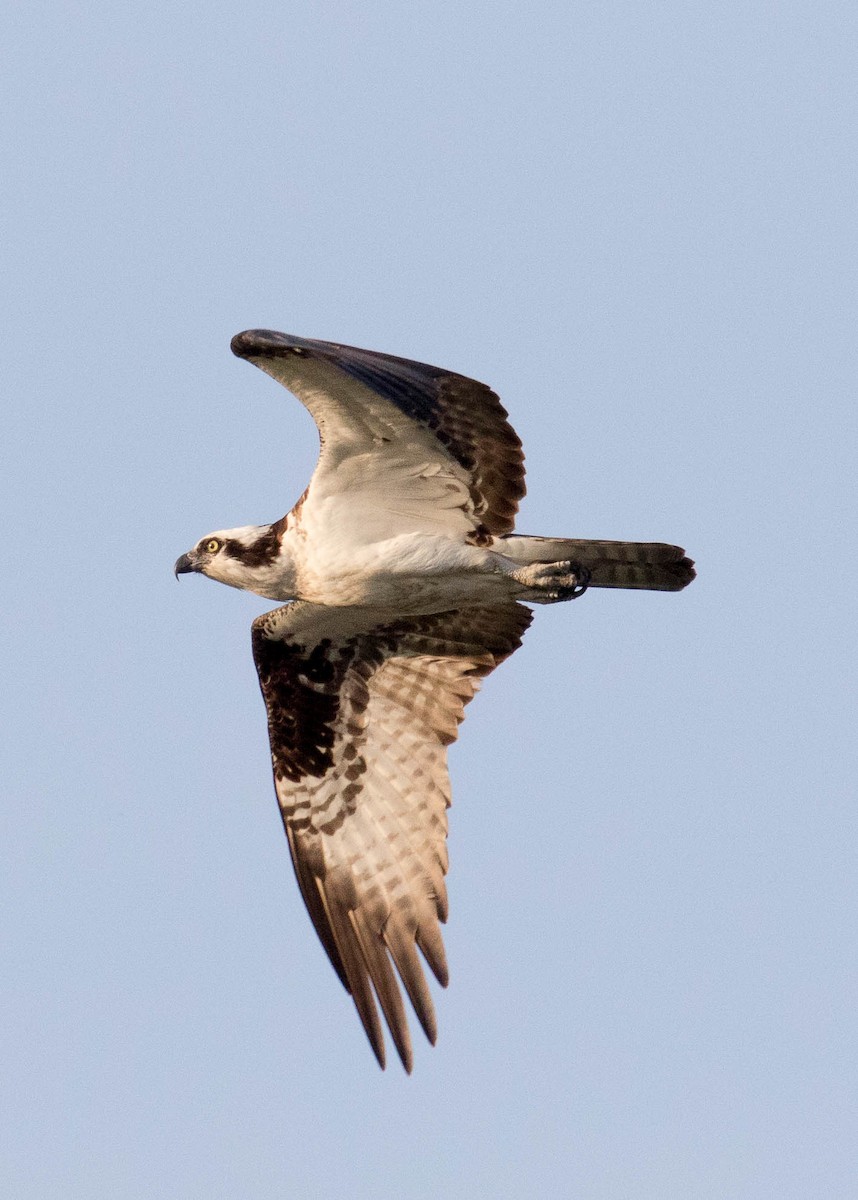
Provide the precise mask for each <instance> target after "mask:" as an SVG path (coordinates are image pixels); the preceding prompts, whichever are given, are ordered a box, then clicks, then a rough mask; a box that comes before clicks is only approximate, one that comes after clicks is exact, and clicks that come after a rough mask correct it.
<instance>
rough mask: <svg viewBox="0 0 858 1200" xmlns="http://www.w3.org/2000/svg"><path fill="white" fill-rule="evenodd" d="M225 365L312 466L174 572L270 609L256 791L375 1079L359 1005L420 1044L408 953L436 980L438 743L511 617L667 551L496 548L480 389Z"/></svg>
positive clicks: (441, 799) (327, 362)
mask: <svg viewBox="0 0 858 1200" xmlns="http://www.w3.org/2000/svg"><path fill="white" fill-rule="evenodd" d="M232 348H233V350H234V352H235V353H236V354H237V355H238V356H239V357H242V358H247V359H248V360H249V361H251V362H253V363H254V364H255V365H257V366H259V367H260V368H262V370H264V371H266V372H267V373H268V374H270V375H272V376H273V377H274V378H275V379H277V380H278V381H279V382H280V383H283V384H284V385H285V386H286V387H288V388H289V389H290V391H292V392H294V394H295V395H296V396H298V398H299V399H300V400H302V401H303V403H304V404H305V405H306V407H307V408H308V409H309V411H310V412H311V414H312V416H313V417H314V419H315V421H316V424H317V425H318V428H319V433H320V438H321V453H320V457H319V463H318V465H317V468H316V471H315V472H314V474H313V477H312V479H311V481H310V484H309V486H308V488H307V490H306V492H305V493H304V495H303V496H302V498H301V500H299V502H298V503H297V504H296V505H295V507H294V509H293V510H292V512H291V513H289V514H288V515H287V516H285V517H283V518H281V519H280V520H278V521H275V522H274V523H273V524H271V525H264V526H241V527H239V528H237V529H227V530H220V531H217V532H215V533H213V534H209V535H208V537H206V538H203V539H202V540H201V541H200V542H199V543H198V544H197V545H196V546H195V547H194V549H193V550H191V551H190V552H189V553H188V554H184V555H182V557H181V558H180V559H179V560H178V562H177V563H176V572H177V574H179V573H184V572H189V571H198V572H200V573H202V574H205V575H208V576H210V577H211V578H214V579H218V580H220V581H221V582H224V583H228V584H230V585H231V586H234V587H241V588H247V589H249V590H251V591H254V592H257V593H258V594H259V595H262V596H267V597H270V598H272V599H275V600H284V601H290V600H291V601H295V602H294V603H290V604H287V605H286V606H285V607H282V608H278V609H275V610H274V611H273V612H270V613H266V614H265V615H264V616H261V617H259V618H257V620H256V621H254V623H253V654H254V659H255V661H256V666H257V670H258V672H259V680H260V685H261V688H262V693H263V697H264V700H265V706H266V711H267V715H268V726H269V735H270V741H271V754H272V765H273V769H274V780H275V789H276V792H277V798H278V801H279V803H280V808H281V812H282V815H283V822H284V826H285V829H286V834H287V837H288V840H289V847H290V850H291V854H292V861H293V864H294V866H295V873H296V875H297V878H298V883H299V885H300V888H301V893H302V895H303V897H304V901H305V903H306V905H307V908H308V910H309V913H310V916H311V918H312V920H313V923H314V925H315V927H316V931H317V933H318V934H319V937H320V939H321V941H322V944H323V945H324V947H325V949H326V951H327V953H328V956H329V958H330V960H331V962H332V963H333V966H334V968H335V969H336V971H337V973H338V975H339V976H340V979H341V980H342V982H343V984H344V986H345V987H346V988H347V989H348V991H349V992H350V993H351V995H352V998H353V1000H354V1003H355V1005H356V1007H357V1010H358V1013H359V1015H360V1018H361V1021H362V1022H363V1026H364V1029H365V1030H366V1033H367V1036H368V1037H369V1040H370V1042H371V1044H372V1047H373V1049H374V1051H375V1053H376V1056H377V1057H378V1060H379V1062H380V1063H381V1065H382V1066H383V1065H384V1060H385V1053H384V1036H383V1033H382V1027H381V1022H380V1019H379V1015H378V1009H377V1005H376V1000H377V1001H378V1004H379V1005H380V1007H381V1011H382V1013H383V1015H384V1018H385V1020H386V1022H387V1025H388V1027H389V1029H390V1032H391V1035H392V1037H393V1040H394V1043H395V1045H396V1047H397V1050H398V1052H399V1055H400V1058H401V1059H402V1062H403V1064H404V1065H405V1067H406V1069H407V1070H409V1071H410V1070H411V1064H412V1049H411V1042H410V1036H409V1032H408V1022H407V1019H406V1016H405V1009H404V1005H403V1000H402V996H401V993H400V988H399V984H398V982H397V977H398V979H399V980H400V981H401V983H402V984H403V985H404V988H405V991H406V993H407V995H408V996H409V998H410V1000H411V1004H412V1006H413V1008H414V1011H415V1012H416V1014H417V1017H418V1019H419V1021H420V1023H421V1025H422V1027H423V1029H424V1031H425V1032H426V1035H427V1037H428V1038H429V1040H430V1041H433V1042H434V1040H435V1033H436V1024H435V1013H434V1008H433V1005H432V999H431V996H430V994H429V990H428V985H427V982H426V978H425V976H424V973H423V970H422V967H421V963H420V957H419V955H418V949H419V951H420V952H421V953H422V955H423V958H424V959H425V960H426V962H427V963H428V965H429V967H430V968H431V970H432V972H433V973H434V975H435V976H436V978H437V979H438V980H439V981H440V982H441V983H442V984H446V982H447V966H446V960H445V956H444V946H443V942H442V939H441V932H440V923H441V922H443V921H444V920H445V919H446V915H447V899H446V890H445V885H444V875H445V872H446V869H447V856H446V847H445V838H446V831H447V822H446V809H447V806H448V804H449V801H450V793H449V779H448V775H447V765H446V747H447V745H449V743H450V742H452V741H453V740H454V739H455V737H456V732H457V729H458V725H459V722H460V721H461V720H462V717H463V714H464V706H465V704H467V702H468V701H469V700H470V699H471V698H472V696H473V695H474V693H475V692H476V690H477V687H478V686H479V682H480V680H481V679H482V678H483V677H484V676H485V675H487V674H488V673H489V672H490V671H492V670H493V669H494V668H495V667H496V666H497V665H498V664H499V663H501V662H502V661H503V660H504V659H505V658H506V657H508V656H509V655H510V654H511V653H512V652H513V651H514V650H515V649H516V648H517V647H518V646H519V644H520V642H521V638H522V635H523V634H524V631H525V629H526V628H527V626H528V624H529V623H530V620H531V611H530V609H528V608H525V607H524V605H522V604H521V603H520V601H522V600H525V601H530V602H534V603H540V604H545V603H556V602H558V601H563V600H568V599H572V598H574V597H575V596H578V595H581V594H582V593H583V592H584V591H585V590H586V588H587V586H588V585H589V586H595V587H627V588H645V589H649V590H662V591H678V590H680V589H681V588H683V587H685V586H686V584H687V583H689V582H690V581H691V579H693V577H694V571H693V567H692V564H691V563H690V561H689V560H688V559H687V558H685V556H684V552H683V551H682V550H681V549H679V548H678V547H676V546H669V545H665V544H662V543H637V542H616V541H613V542H612V541H593V540H585V539H568V538H536V537H527V536H520V535H516V534H514V533H513V525H514V520H515V514H516V511H517V508H518V504H519V501H520V499H521V497H522V496H523V495H524V466H523V463H524V456H523V454H522V450H521V444H520V442H519V440H518V438H517V437H516V435H515V433H514V431H513V429H512V428H511V426H510V425H509V422H508V420H507V413H506V411H505V410H504V409H503V407H502V406H501V404H500V401H499V400H498V397H497V396H496V395H495V393H494V392H492V391H491V389H489V388H488V387H486V386H485V384H481V383H478V382H476V381H475V380H471V379H468V378H466V377H464V376H462V375H457V374H455V373H454V372H450V371H444V370H442V369H440V368H438V367H432V366H429V365H427V364H423V363H416V362H411V361H410V360H407V359H401V358H395V357H392V356H390V355H385V354H378V353H375V352H372V351H367V350H359V349H356V348H354V347H348V346H341V345H337V344H334V343H329V342H318V341H311V340H309V339H302V338H294V337H290V336H288V335H286V334H280V333H273V332H271V331H268V330H252V331H248V332H246V333H242V334H239V335H238V336H237V337H235V338H234V339H233V343H232Z"/></svg>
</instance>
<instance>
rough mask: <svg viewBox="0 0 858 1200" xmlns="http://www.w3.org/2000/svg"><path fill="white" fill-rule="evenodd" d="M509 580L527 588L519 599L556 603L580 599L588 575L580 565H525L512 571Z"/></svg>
mask: <svg viewBox="0 0 858 1200" xmlns="http://www.w3.org/2000/svg"><path fill="white" fill-rule="evenodd" d="M512 575H513V578H514V579H515V580H517V582H518V583H521V584H524V586H525V587H526V588H527V595H525V596H523V597H522V599H525V600H532V601H534V602H535V603H537V604H557V603H559V602H560V601H562V600H576V599H577V598H578V597H579V596H583V595H584V593H585V592H586V590H587V587H588V585H589V583H590V572H589V571H588V570H587V568H586V567H585V566H583V565H582V564H581V563H578V562H573V561H571V560H569V561H563V562H553V563H529V564H528V565H527V566H526V567H520V568H519V569H518V570H517V571H513V573H512Z"/></svg>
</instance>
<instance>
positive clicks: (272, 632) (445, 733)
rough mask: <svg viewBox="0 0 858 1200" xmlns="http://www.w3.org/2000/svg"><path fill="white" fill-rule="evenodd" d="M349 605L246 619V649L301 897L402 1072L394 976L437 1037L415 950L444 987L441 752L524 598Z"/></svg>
mask: <svg viewBox="0 0 858 1200" xmlns="http://www.w3.org/2000/svg"><path fill="white" fill-rule="evenodd" d="M355 613H356V610H349V611H348V612H344V611H343V610H337V609H325V608H323V607H322V606H316V605H309V604H304V603H296V604H293V605H289V606H287V607H286V608H281V609H277V610H275V611H274V612H271V613H266V614H265V615H264V616H262V617H259V618H257V620H256V621H254V623H253V652H254V658H255V660H256V665H257V669H258V671H259V681H260V685H261V688H262V694H263V697H264V700H265V706H266V710H267V713H268V725H269V733H270V739H271V753H272V765H273V768H274V779H275V788H276V791H277V797H278V801H279V803H280V808H281V813H282V816H283V823H284V826H285V829H286V834H287V837H288V840H289V847H290V850H291V853H292V861H293V863H294V866H295V873H296V875H297V878H298V883H299V886H300V888H301V894H302V896H303V897H304V902H305V904H306V906H307V909H308V911H309V913H310V916H311V918H312V920H313V924H314V925H315V927H316V930H317V932H318V934H319V937H320V939H321V941H322V944H323V945H324V947H325V949H326V951H327V953H328V956H329V958H330V959H331V962H332V963H333V965H334V968H335V969H336V971H337V974H338V975H339V977H340V979H341V980H342V982H343V983H344V985H345V986H346V988H347V989H348V990H349V992H350V993H351V995H352V998H353V1000H354V1003H355V1006H356V1008H357V1010H358V1013H359V1015H360V1018H361V1021H362V1023H363V1026H364V1029H365V1030H366V1033H367V1036H368V1038H369V1040H370V1043H371V1045H372V1047H373V1049H374V1051H375V1053H376V1056H377V1058H378V1060H379V1062H380V1063H381V1065H382V1066H384V1061H385V1059H384V1037H383V1034H382V1030H381V1024H380V1021H379V1017H378V1012H377V1008H376V1003H375V999H374V995H375V997H377V998H378V1001H379V1003H380V1005H381V1009H382V1012H383V1014H384V1017H385V1020H386V1022H387V1025H388V1027H389V1029H390V1032H391V1035H392V1037H393V1040H394V1043H395V1045H396V1048H397V1050H398V1052H399V1056H400V1058H401V1059H402V1062H403V1064H404V1066H405V1068H406V1070H408V1071H410V1070H411V1063H412V1052H411V1042H410V1035H409V1031H408V1023H407V1020H406V1017H405V1010H404V1008H403V1005H402V1000H401V996H400V993H399V987H398V984H397V976H396V973H397V972H398V975H399V978H400V979H401V981H402V983H403V984H404V986H405V990H406V992H407V994H408V996H409V998H410V1000H411V1003H412V1006H413V1008H414V1011H415V1013H416V1014H417V1017H418V1019H419V1021H420V1023H421V1025H422V1027H423V1029H424V1031H425V1033H426V1036H427V1037H428V1038H429V1040H430V1041H432V1042H434V1040H435V1034H436V1022H435V1012H434V1007H433V1004H432V998H431V995H430V993H429V988H428V986H427V983H426V979H425V977H424V974H423V971H422V969H421V966H420V960H419V958H418V956H417V952H416V950H417V947H419V949H420V950H421V951H422V953H423V957H424V958H425V960H426V961H427V963H428V964H429V966H430V968H431V969H432V971H433V973H434V974H435V976H436V978H437V979H438V980H439V982H440V983H441V984H442V985H446V982H447V966H446V960H445V955H444V945H443V940H442V938H441V931H440V924H439V922H443V921H444V920H446V917H447V900H446V889H445V885H444V874H445V872H446V868H447V858H446V849H445V838H446V831H447V822H446V808H447V806H448V804H449V779H448V775H447V767H446V747H447V746H448V745H449V744H450V743H451V742H452V741H454V740H455V738H456V734H457V730H458V726H459V723H460V721H461V720H462V718H463V716H464V707H465V705H466V704H467V702H468V701H469V700H470V699H471V698H472V696H473V695H474V693H475V692H476V690H477V688H478V686H479V682H480V680H481V679H482V678H483V677H484V676H485V675H487V674H488V673H489V672H490V671H492V670H493V669H494V668H495V667H496V666H497V665H498V664H499V663H500V662H502V661H503V660H504V659H505V658H506V657H507V656H508V655H509V654H511V653H512V652H513V651H514V650H515V649H516V648H517V647H518V646H519V645H520V643H521V638H522V635H523V633H524V631H525V629H526V628H527V626H528V625H529V623H530V620H531V613H530V610H529V609H527V608H525V607H523V606H522V605H518V604H509V605H505V606H501V607H497V608H474V609H465V610H461V611H458V612H448V613H438V614H432V615H430V616H420V617H409V618H405V619H403V618H391V615H390V614H387V615H386V616H384V615H381V614H378V613H377V614H376V615H375V616H374V617H373V616H368V615H366V614H363V615H362V616H360V617H358V616H356V615H355ZM394 967H395V969H396V970H395V971H394ZM373 992H374V995H373Z"/></svg>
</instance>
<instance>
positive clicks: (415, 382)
mask: <svg viewBox="0 0 858 1200" xmlns="http://www.w3.org/2000/svg"><path fill="white" fill-rule="evenodd" d="M232 350H233V353H234V354H236V355H238V357H239V358H247V359H252V360H254V361H262V360H265V359H266V358H268V359H271V358H283V357H286V356H288V355H298V356H299V357H311V358H313V357H315V358H319V359H323V360H324V361H326V362H328V363H331V364H333V365H334V366H336V367H337V368H338V369H339V370H340V371H342V372H343V373H344V374H345V375H347V376H349V377H350V378H352V379H354V380H356V381H357V382H358V383H360V384H362V385H363V386H364V387H367V388H369V389H371V391H373V392H374V393H375V394H376V395H378V396H381V397H383V399H385V400H387V401H389V402H390V403H391V404H393V405H395V407H396V408H397V409H398V410H399V411H400V412H402V413H404V414H405V415H406V416H407V417H409V418H410V419H411V420H413V421H416V422H418V423H419V424H421V425H423V426H424V427H425V428H427V429H429V430H430V431H431V432H432V433H433V434H434V436H435V437H436V438H437V439H438V441H439V442H440V443H441V444H442V446H444V448H445V449H446V450H447V451H448V452H449V454H450V455H451V456H452V457H453V458H454V459H455V460H456V462H458V463H459V465H460V466H461V467H463V468H464V469H465V470H466V471H467V472H468V473H469V474H470V476H471V485H470V491H471V500H472V504H473V510H474V516H475V518H476V519H477V523H478V524H477V531H476V532H477V537H476V538H475V540H479V539H480V535H490V534H503V533H509V532H510V530H511V529H512V528H513V524H514V521H515V514H516V512H517V511H518V505H519V501H520V500H521V498H522V496H524V493H525V486H524V454H523V452H522V449H521V442H520V441H519V439H518V436H517V435H516V433H515V431H514V430H513V428H512V426H511V425H510V424H509V421H508V420H507V417H508V413H507V411H506V409H505V408H504V407H503V405H502V404H501V402H500V400H499V399H498V397H497V395H496V394H495V393H494V392H493V391H492V390H491V388H489V387H487V386H486V384H484V383H478V382H477V381H476V380H474V379H469V378H467V377H466V376H464V375H458V374H456V373H455V372H453V371H445V370H444V369H443V368H441V367H433V366H429V365H428V364H427V363H419V362H413V361H411V360H410V359H406V358H396V357H394V356H393V355H390V354H379V353H377V352H376V351H373V350H360V349H358V348H357V347H354V346H341V345H339V344H337V343H334V342H320V341H314V340H312V339H310V338H297V337H292V336H290V335H289V334H284V333H276V332H274V331H272V330H268V329H250V330H247V331H246V332H245V333H239V334H237V335H236V336H235V337H234V338H233V339H232Z"/></svg>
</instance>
